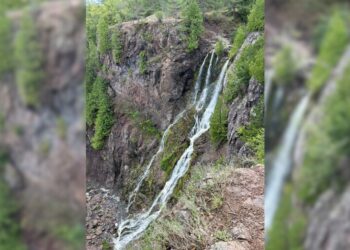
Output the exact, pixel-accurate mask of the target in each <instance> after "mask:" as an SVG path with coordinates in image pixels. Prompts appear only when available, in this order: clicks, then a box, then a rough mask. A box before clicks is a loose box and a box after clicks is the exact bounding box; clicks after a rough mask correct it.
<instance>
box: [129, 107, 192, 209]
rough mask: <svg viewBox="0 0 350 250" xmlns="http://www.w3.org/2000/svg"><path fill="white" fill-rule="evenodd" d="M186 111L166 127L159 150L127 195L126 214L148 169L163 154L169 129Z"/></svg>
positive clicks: (147, 173)
mask: <svg viewBox="0 0 350 250" xmlns="http://www.w3.org/2000/svg"><path fill="white" fill-rule="evenodd" d="M186 111H187V110H186V109H185V110H184V111H182V112H181V113H180V114H178V115H177V116H176V117H175V119H174V121H173V122H172V123H171V124H170V125H169V126H168V127H167V129H166V130H165V131H164V133H163V136H162V139H161V141H160V144H159V148H158V151H157V153H156V154H155V155H153V156H152V158H151V160H150V161H149V163H148V165H147V167H146V169H145V172H144V173H143V175H142V176H141V178H140V179H139V181H138V183H137V185H136V187H135V189H134V190H133V191H132V192H131V194H130V195H129V199H128V205H127V207H126V212H127V213H128V212H129V209H130V207H131V206H132V204H133V203H134V201H135V198H136V194H137V193H138V191H139V190H140V188H141V186H142V184H143V181H144V180H145V179H146V178H147V176H148V175H149V172H150V169H151V167H152V165H153V162H154V161H155V159H156V158H157V157H158V156H159V155H160V153H162V152H163V150H164V145H165V140H166V138H167V136H168V133H169V131H170V129H171V128H172V127H173V126H174V125H175V124H176V123H177V122H178V121H179V120H180V119H181V118H182V116H183V115H184V114H185V113H186Z"/></svg>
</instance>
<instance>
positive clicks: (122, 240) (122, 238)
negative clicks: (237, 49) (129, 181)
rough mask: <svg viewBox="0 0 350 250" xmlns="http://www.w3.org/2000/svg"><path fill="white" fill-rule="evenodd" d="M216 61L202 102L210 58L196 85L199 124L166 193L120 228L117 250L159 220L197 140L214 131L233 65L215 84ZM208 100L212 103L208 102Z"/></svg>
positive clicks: (133, 193)
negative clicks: (217, 108)
mask: <svg viewBox="0 0 350 250" xmlns="http://www.w3.org/2000/svg"><path fill="white" fill-rule="evenodd" d="M213 58H214V52H212V53H211V58H210V63H209V66H208V70H207V74H206V78H205V85H204V88H203V90H202V92H201V94H200V97H199V98H198V95H199V93H200V86H201V85H200V84H201V79H202V74H203V71H204V70H203V69H204V65H205V64H206V63H205V62H206V59H207V57H206V58H205V59H204V62H203V64H202V66H201V68H200V71H199V75H198V80H197V82H196V85H195V90H194V91H195V93H194V98H193V99H194V100H193V105H194V106H195V107H196V110H197V113H196V114H195V120H196V122H195V124H194V126H193V128H192V129H191V132H190V133H189V140H190V145H189V146H188V148H187V149H186V150H185V151H184V152H183V154H182V155H181V157H180V158H179V160H178V161H177V163H176V165H175V167H174V169H173V172H172V174H171V176H170V178H169V180H168V181H167V182H166V183H165V186H164V187H163V189H162V190H161V191H160V193H159V194H158V195H157V196H156V198H155V199H154V201H153V203H152V205H151V206H150V207H149V209H148V210H147V211H146V212H144V213H140V214H137V215H135V216H134V217H133V218H127V219H125V220H123V221H122V222H121V223H120V225H119V227H118V237H117V238H115V239H113V242H114V244H115V249H116V250H121V249H123V248H124V247H125V246H126V245H127V244H128V243H130V242H131V241H133V240H135V239H137V238H138V237H140V236H141V234H142V233H143V232H144V231H145V230H146V229H147V227H148V226H149V225H150V224H151V223H152V222H153V221H154V220H155V219H156V218H157V217H158V216H159V214H160V213H161V211H162V209H163V208H164V207H165V205H166V203H167V201H168V200H169V198H170V197H171V195H172V193H173V191H174V189H175V187H176V185H177V183H178V181H179V180H180V178H181V177H183V176H184V175H185V174H186V172H187V170H188V168H189V166H190V162H191V158H192V154H193V151H194V144H195V142H196V140H197V139H198V138H199V137H200V136H201V135H203V134H204V133H205V132H207V131H208V129H209V128H210V118H211V116H212V114H213V112H214V109H215V106H216V103H217V100H218V97H219V95H220V92H221V90H222V87H223V85H224V81H225V80H226V70H227V67H228V64H229V61H226V63H225V64H224V66H223V67H222V69H221V72H220V75H219V77H218V79H217V81H211V78H212V68H213V67H212V66H213ZM211 91H212V92H211ZM209 94H210V95H209ZM209 96H210V98H209ZM207 99H210V100H208V101H207ZM203 110H204V111H203ZM185 111H186V110H185ZM185 111H183V112H182V113H180V115H178V117H177V119H175V120H174V122H173V123H172V124H171V125H170V126H169V127H168V128H167V130H166V131H165V132H164V135H163V138H162V141H161V143H160V147H159V149H158V152H157V153H156V154H155V155H154V156H153V157H152V158H151V161H150V162H149V164H148V166H147V168H146V170H145V172H144V174H143V176H142V177H141V178H140V180H139V183H138V185H137V186H136V188H135V190H134V191H133V192H132V193H131V195H130V197H129V203H130V204H129V205H128V209H129V208H130V206H131V204H132V203H133V201H134V199H135V195H136V194H137V192H138V191H139V189H140V187H141V185H142V182H143V180H144V179H145V178H146V176H147V175H148V174H149V169H150V168H151V165H152V164H153V161H154V160H155V159H156V157H157V155H159V153H160V152H161V151H162V150H163V149H164V143H165V138H166V135H167V133H168V132H167V131H169V129H170V128H171V127H172V126H173V125H174V124H175V123H176V122H177V121H178V120H179V119H180V118H181V117H182V115H183V113H185Z"/></svg>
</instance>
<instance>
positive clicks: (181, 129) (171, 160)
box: [160, 112, 194, 175]
mask: <svg viewBox="0 0 350 250" xmlns="http://www.w3.org/2000/svg"><path fill="white" fill-rule="evenodd" d="M193 123H194V119H193V112H188V113H187V114H186V115H185V116H184V117H183V118H182V119H181V120H180V121H179V122H178V123H177V124H175V126H174V127H172V128H171V129H170V131H169V132H168V136H167V138H166V139H165V147H164V150H163V154H162V156H161V162H160V167H161V169H162V170H163V171H164V172H165V173H166V174H167V175H169V174H170V173H171V171H172V170H173V168H174V166H175V164H176V162H177V161H178V160H179V158H180V156H181V155H182V153H183V152H184V150H185V149H186V148H187V147H188V145H189V140H188V138H187V135H188V133H189V130H190V128H191V127H192V126H193Z"/></svg>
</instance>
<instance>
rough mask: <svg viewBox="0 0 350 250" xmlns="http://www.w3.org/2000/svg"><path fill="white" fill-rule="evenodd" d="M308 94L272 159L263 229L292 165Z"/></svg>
mask: <svg viewBox="0 0 350 250" xmlns="http://www.w3.org/2000/svg"><path fill="white" fill-rule="evenodd" d="M309 99H310V96H309V95H306V96H304V97H303V98H302V99H301V100H300V102H299V103H298V105H297V106H296V108H295V109H294V111H293V113H292V116H291V118H290V120H289V123H288V126H287V128H286V130H285V132H284V134H283V137H282V140H281V141H280V143H279V145H280V148H279V149H278V151H277V155H276V157H275V159H274V160H273V161H272V167H271V174H270V176H269V178H268V179H267V186H266V192H265V229H266V232H267V231H268V229H269V228H270V226H271V223H272V221H273V217H274V215H275V212H276V209H277V207H278V203H279V199H280V196H281V193H282V188H283V184H284V181H285V179H286V178H287V176H288V174H289V173H290V170H291V169H290V168H291V166H292V150H293V146H294V143H295V140H296V137H297V135H298V129H299V126H300V123H301V121H302V118H303V116H304V114H305V112H306V109H307V107H308V103H309Z"/></svg>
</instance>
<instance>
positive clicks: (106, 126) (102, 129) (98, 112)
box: [87, 77, 114, 149]
mask: <svg viewBox="0 0 350 250" xmlns="http://www.w3.org/2000/svg"><path fill="white" fill-rule="evenodd" d="M88 101H90V103H89V104H88V108H89V109H90V110H88V112H87V113H88V114H89V115H91V117H90V118H91V120H90V118H89V119H87V122H88V124H90V125H92V124H94V125H95V133H94V136H93V138H92V143H91V145H92V147H93V148H94V149H101V148H102V147H103V145H104V140H105V138H106V136H108V135H109V133H110V130H111V127H112V125H113V123H114V121H113V111H112V105H111V101H110V99H109V96H108V94H107V84H106V82H105V81H104V80H103V79H101V78H100V77H97V79H96V82H95V83H94V87H93V90H92V92H91V93H90V95H89V98H88ZM89 112H90V113H89Z"/></svg>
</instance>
